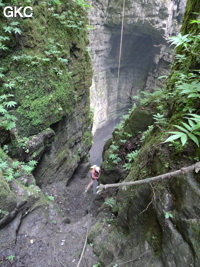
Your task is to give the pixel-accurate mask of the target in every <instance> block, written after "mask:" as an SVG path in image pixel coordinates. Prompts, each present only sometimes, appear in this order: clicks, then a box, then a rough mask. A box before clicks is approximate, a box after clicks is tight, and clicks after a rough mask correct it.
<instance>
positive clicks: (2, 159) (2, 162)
mask: <svg viewBox="0 0 200 267" xmlns="http://www.w3.org/2000/svg"><path fill="white" fill-rule="evenodd" d="M36 164H37V161H35V160H31V161H29V162H28V163H24V162H20V161H12V162H10V161H9V158H8V157H7V155H6V154H5V153H4V152H3V151H2V150H0V171H1V172H2V174H3V177H5V179H6V181H8V182H9V181H12V180H13V179H16V178H18V177H20V175H21V172H22V171H24V173H25V174H27V175H29V174H31V172H32V171H33V170H34V168H35V166H36Z"/></svg>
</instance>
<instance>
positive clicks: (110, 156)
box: [109, 154, 121, 164]
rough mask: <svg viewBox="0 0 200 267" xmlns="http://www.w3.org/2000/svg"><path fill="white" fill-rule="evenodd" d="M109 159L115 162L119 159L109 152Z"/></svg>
mask: <svg viewBox="0 0 200 267" xmlns="http://www.w3.org/2000/svg"><path fill="white" fill-rule="evenodd" d="M109 159H110V160H112V162H113V163H115V164H118V163H119V162H120V161H121V159H120V157H118V156H117V155H116V154H110V155H109Z"/></svg>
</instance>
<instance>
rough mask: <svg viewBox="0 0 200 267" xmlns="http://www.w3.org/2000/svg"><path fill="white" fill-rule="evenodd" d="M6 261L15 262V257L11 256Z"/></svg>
mask: <svg viewBox="0 0 200 267" xmlns="http://www.w3.org/2000/svg"><path fill="white" fill-rule="evenodd" d="M6 259H7V260H9V261H14V259H15V256H14V255H9V256H8V257H7V258H6Z"/></svg>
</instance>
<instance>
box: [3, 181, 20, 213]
mask: <svg viewBox="0 0 200 267" xmlns="http://www.w3.org/2000/svg"><path fill="white" fill-rule="evenodd" d="M16 206H17V198H16V195H15V194H14V193H13V192H12V191H11V189H10V187H9V185H8V183H7V182H6V181H5V180H4V178H3V177H0V210H1V211H3V213H4V212H10V211H12V210H14V209H15V208H16ZM3 213H2V214H3ZM0 216H1V213H0Z"/></svg>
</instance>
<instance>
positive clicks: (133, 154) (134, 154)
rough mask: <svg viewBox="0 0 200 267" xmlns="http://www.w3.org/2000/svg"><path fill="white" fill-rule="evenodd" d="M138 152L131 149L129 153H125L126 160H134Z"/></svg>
mask: <svg viewBox="0 0 200 267" xmlns="http://www.w3.org/2000/svg"><path fill="white" fill-rule="evenodd" d="M138 153H139V150H134V151H132V152H131V153H129V154H127V155H126V158H127V160H128V161H129V162H132V161H134V160H135V158H136V157H137V155H138Z"/></svg>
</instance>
